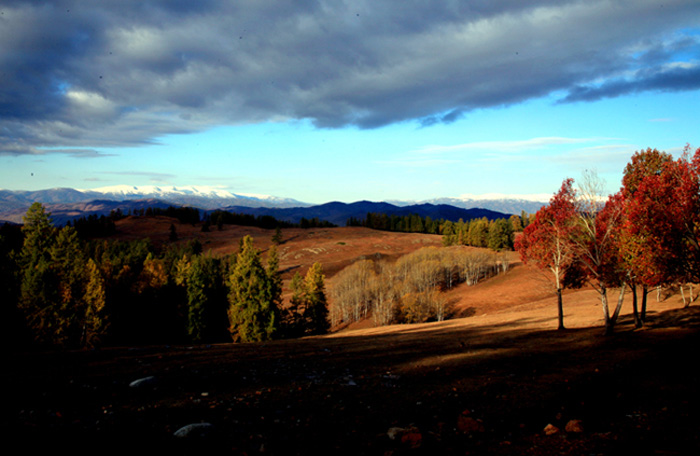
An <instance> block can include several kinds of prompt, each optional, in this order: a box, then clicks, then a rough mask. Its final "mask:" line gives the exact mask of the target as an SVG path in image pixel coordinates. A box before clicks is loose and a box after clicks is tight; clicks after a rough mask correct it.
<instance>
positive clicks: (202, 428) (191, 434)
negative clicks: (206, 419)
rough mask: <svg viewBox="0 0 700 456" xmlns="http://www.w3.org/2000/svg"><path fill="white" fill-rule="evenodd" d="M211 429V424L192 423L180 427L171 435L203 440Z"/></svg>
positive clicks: (212, 426) (212, 427)
mask: <svg viewBox="0 0 700 456" xmlns="http://www.w3.org/2000/svg"><path fill="white" fill-rule="evenodd" d="M213 429H214V425H212V424H211V423H192V424H188V425H187V426H183V427H181V428H180V429H178V430H177V431H175V433H174V434H173V435H174V436H175V437H178V438H190V439H191V438H205V437H207V436H209V435H210V434H211V433H212V431H213Z"/></svg>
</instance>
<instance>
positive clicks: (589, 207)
mask: <svg viewBox="0 0 700 456" xmlns="http://www.w3.org/2000/svg"><path fill="white" fill-rule="evenodd" d="M602 187H603V183H602V182H601V181H600V179H598V178H597V176H596V175H595V174H593V173H586V174H585V175H584V178H583V180H582V182H581V184H580V185H579V186H578V188H577V189H576V188H575V187H574V180H573V179H565V180H564V181H563V183H562V186H561V188H560V189H559V191H558V192H557V193H556V194H554V196H553V197H552V199H551V200H550V202H549V204H548V205H547V206H545V207H543V208H541V209H540V210H539V211H538V212H537V213H536V214H535V217H534V220H533V221H532V223H530V224H529V226H527V227H526V228H525V230H524V232H523V233H522V235H521V236H519V237H518V238H517V239H516V244H515V246H516V249H517V250H518V251H519V252H520V256H521V258H522V259H523V262H525V263H532V264H535V265H537V266H538V267H540V268H542V269H545V270H548V271H549V273H550V274H549V275H550V277H551V278H552V284H553V287H554V289H555V290H556V293H557V296H558V299H557V307H558V313H559V328H560V329H564V317H563V303H562V290H563V289H566V288H576V287H579V286H581V285H582V284H583V283H586V282H587V283H589V284H590V285H592V286H593V287H594V288H595V289H596V290H597V292H598V293H599V296H600V299H601V304H602V309H603V317H604V322H605V331H606V333H608V334H609V333H611V332H613V330H614V326H615V323H616V321H617V318H618V316H619V314H620V309H621V307H622V303H623V300H624V296H625V292H626V290H628V289H629V290H631V294H632V308H633V315H634V321H635V325H636V326H637V327H641V326H643V325H644V322H645V319H646V305H647V295H648V293H649V291H650V290H652V289H653V288H657V289H658V287H662V286H678V287H680V290H681V293H682V296H683V300H684V301H685V302H686V305H689V304H690V302H692V300H694V299H695V298H694V297H693V291H692V284H693V283H698V282H699V281H700V149H697V150H696V151H695V152H694V153H692V151H691V149H690V146H686V147H685V149H684V152H683V154H682V155H681V156H680V157H679V158H678V159H676V160H674V159H673V157H672V156H671V155H670V154H668V153H666V152H661V151H658V150H656V149H651V148H648V149H646V150H641V151H637V152H635V153H634V155H633V156H632V158H631V160H630V162H629V163H628V164H627V166H626V167H625V169H624V172H623V178H622V186H621V188H620V190H619V191H618V192H616V193H615V194H613V195H609V196H608V197H607V199H606V198H603V191H602ZM685 286H688V287H689V291H690V295H689V297H688V300H687V301H686V298H685V295H684V287H685ZM610 289H618V290H619V295H618V300H617V303H616V305H615V307H614V309H612V308H611V306H610V304H609V290H610ZM638 290H641V298H642V303H641V308H640V306H639V303H638Z"/></svg>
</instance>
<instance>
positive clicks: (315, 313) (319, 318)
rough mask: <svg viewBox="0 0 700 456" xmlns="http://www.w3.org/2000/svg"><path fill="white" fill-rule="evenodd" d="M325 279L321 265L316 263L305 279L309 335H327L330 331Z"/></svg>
mask: <svg viewBox="0 0 700 456" xmlns="http://www.w3.org/2000/svg"><path fill="white" fill-rule="evenodd" d="M324 279H325V276H324V275H323V270H322V268H321V263H314V264H313V265H312V266H311V268H309V270H308V272H307V273H306V277H305V279H304V288H305V300H306V309H305V310H304V321H305V324H306V333H307V334H325V333H327V332H328V329H330V323H329V321H328V303H327V300H326V290H325V284H324Z"/></svg>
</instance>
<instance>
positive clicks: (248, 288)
mask: <svg viewBox="0 0 700 456" xmlns="http://www.w3.org/2000/svg"><path fill="white" fill-rule="evenodd" d="M229 284H230V287H231V288H230V292H229V304H230V305H229V309H228V317H229V324H230V332H231V337H232V338H233V340H234V342H257V341H264V340H269V339H271V338H272V337H273V335H274V333H275V330H276V329H277V325H278V321H277V320H276V318H275V314H276V311H275V309H274V300H273V297H272V295H271V293H270V286H269V279H268V275H267V271H266V270H265V268H263V266H262V264H261V262H260V251H259V250H258V249H257V248H256V247H254V246H253V238H252V237H250V236H245V237H244V238H243V240H242V243H241V251H240V252H239V253H238V255H237V258H236V265H235V266H234V268H233V272H232V273H231V276H230V278H229Z"/></svg>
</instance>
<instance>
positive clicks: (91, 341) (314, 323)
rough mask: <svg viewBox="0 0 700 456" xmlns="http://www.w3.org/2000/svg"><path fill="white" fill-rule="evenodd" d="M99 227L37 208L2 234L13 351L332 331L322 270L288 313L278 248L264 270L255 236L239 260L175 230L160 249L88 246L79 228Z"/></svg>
mask: <svg viewBox="0 0 700 456" xmlns="http://www.w3.org/2000/svg"><path fill="white" fill-rule="evenodd" d="M89 222H90V221H87V220H85V221H82V222H79V223H77V226H71V225H66V226H64V227H62V228H57V227H54V226H53V224H52V222H51V215H50V214H49V213H48V212H46V210H45V208H44V206H43V205H42V204H40V203H34V204H32V206H31V207H30V208H29V210H28V211H27V213H26V215H25V217H24V224H23V225H22V226H21V227H17V226H14V225H9V224H5V225H3V226H2V227H0V255H2V262H1V263H0V290H1V291H2V293H3V298H2V309H1V312H2V321H3V322H4V323H5V325H6V331H4V333H3V338H4V339H5V341H6V343H7V344H9V346H20V345H32V344H34V345H37V346H57V347H65V348H91V347H97V346H100V345H104V344H120V345H139V344H152V343H175V342H180V343H213V342H227V341H234V342H254V341H265V340H270V339H273V338H278V337H291V336H296V335H305V334H323V333H325V332H326V331H328V328H329V322H328V318H327V305H326V299H325V284H324V276H323V273H322V270H321V265H320V264H317V265H314V266H313V267H312V268H311V269H310V270H309V275H308V276H307V279H306V281H305V282H304V286H303V287H302V288H303V302H304V304H303V306H301V307H300V308H299V309H287V310H285V311H284V312H282V299H281V295H282V279H281V275H280V271H279V257H278V255H277V248H276V245H274V244H273V245H272V247H271V248H270V249H269V250H268V252H267V262H266V264H263V260H262V253H261V252H260V251H259V249H257V248H256V247H255V246H254V245H253V238H252V237H250V236H246V237H244V238H243V239H242V240H241V243H240V249H239V252H238V253H237V254H235V255H227V256H213V255H212V254H210V253H203V252H202V245H201V244H200V243H199V241H197V240H193V241H189V242H186V243H182V242H181V243H176V242H175V241H177V234H176V231H175V229H174V226H173V225H171V228H170V236H169V241H170V242H169V243H168V244H167V245H166V246H164V247H160V248H156V247H155V246H154V244H153V243H151V241H150V240H148V239H142V240H137V241H114V240H104V239H99V238H98V239H94V240H84V239H81V237H80V236H79V235H78V228H77V227H82V229H86V227H87V229H88V230H89V227H90V226H93V225H94V224H93V225H91V224H90V223H89ZM92 222H94V223H96V224H99V225H100V226H103V225H104V218H103V219H94V220H92ZM88 232H92V233H94V232H95V230H91V231H90V230H89V231H88ZM276 235H277V237H279V231H278V232H277V233H276ZM292 328H293V329H292Z"/></svg>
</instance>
